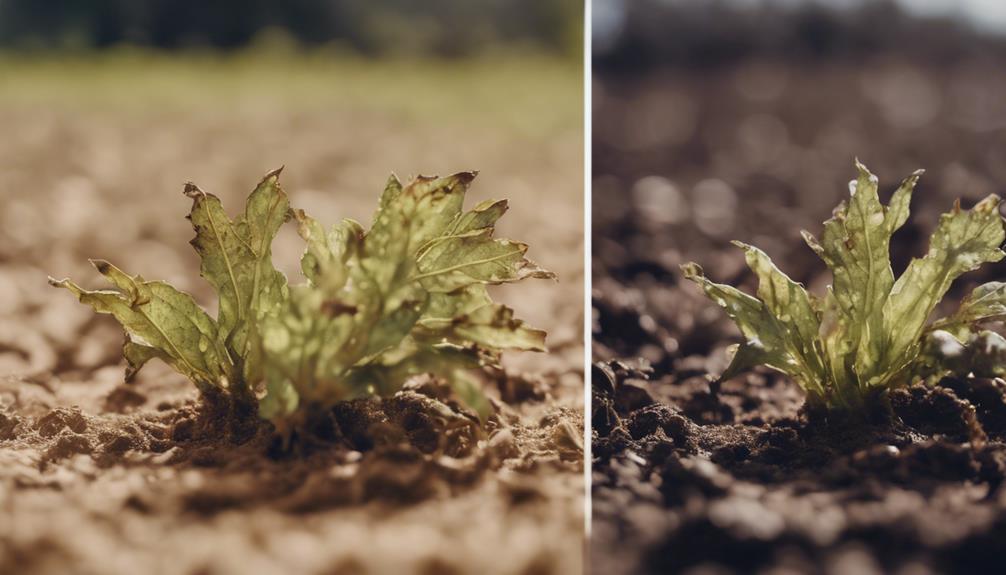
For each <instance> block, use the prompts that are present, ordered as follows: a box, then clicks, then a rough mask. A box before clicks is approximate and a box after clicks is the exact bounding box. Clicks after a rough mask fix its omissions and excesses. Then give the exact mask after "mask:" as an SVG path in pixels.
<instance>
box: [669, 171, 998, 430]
mask: <svg viewBox="0 0 1006 575" xmlns="http://www.w3.org/2000/svg"><path fill="white" fill-rule="evenodd" d="M856 167H857V169H858V171H859V175H858V178H857V179H856V180H853V181H852V182H850V184H849V188H850V198H849V200H848V202H842V203H841V204H840V205H839V206H838V208H836V209H835V211H834V215H833V217H832V218H831V219H829V220H828V221H827V222H825V224H824V232H823V234H822V235H821V239H820V240H818V239H816V238H815V237H814V236H812V235H811V234H809V233H808V232H803V238H804V240H805V241H806V242H807V245H809V246H810V248H811V249H812V250H814V252H815V253H816V254H817V255H818V256H820V257H821V259H822V260H824V262H825V264H826V265H827V266H828V268H829V269H830V270H831V272H832V276H833V282H832V285H831V286H829V288H828V291H827V293H826V294H824V296H816V295H814V294H810V293H808V292H807V291H806V290H805V289H804V287H803V286H802V285H800V284H799V283H796V282H794V281H793V280H791V279H790V278H789V277H788V276H786V275H785V274H784V273H783V272H781V271H780V270H779V269H778V268H777V267H776V266H775V264H773V263H772V261H771V260H770V259H769V257H768V256H767V255H766V254H765V253H764V252H762V251H761V250H759V249H758V248H755V247H753V246H749V245H746V244H743V243H740V242H735V245H737V246H738V247H740V248H741V249H742V250H744V253H745V258H746V260H747V264H748V266H749V267H750V268H751V270H752V271H753V272H754V273H755V275H757V277H758V280H759V285H758V290H757V297H753V296H750V295H748V294H746V293H744V292H742V291H740V290H738V289H736V288H733V287H731V286H728V285H723V284H717V283H713V282H712V281H710V280H709V279H707V278H706V277H705V275H704V273H703V271H702V268H701V267H699V266H698V265H697V264H695V263H688V264H685V265H683V266H682V271H683V272H684V275H685V277H686V278H688V279H690V280H692V281H694V282H695V283H697V284H698V285H699V286H700V287H701V288H702V289H703V291H704V292H705V293H706V295H707V296H708V297H709V298H710V299H712V300H713V301H714V302H716V303H717V304H718V305H719V306H721V307H723V308H724V309H725V310H726V312H727V314H728V315H729V316H730V317H731V318H732V319H733V320H734V322H735V323H736V324H737V326H738V328H739V329H740V332H741V334H742V336H743V338H744V341H743V342H742V343H741V344H740V345H739V346H736V347H735V348H734V350H733V357H732V360H731V362H730V365H729V366H728V367H727V369H726V371H725V372H724V373H723V374H722V375H721V376H720V378H721V379H725V378H729V377H732V376H734V375H736V374H738V373H740V372H742V371H745V370H747V369H750V368H751V367H753V366H755V365H766V366H768V367H770V368H772V369H775V370H777V371H780V372H782V373H784V374H786V375H788V376H790V377H792V378H793V379H794V380H795V381H796V382H797V383H798V384H799V385H800V386H801V387H802V388H803V389H804V390H805V391H806V392H807V396H808V402H809V403H811V404H812V405H818V406H824V407H827V408H843V409H851V410H859V409H862V408H864V406H866V405H867V404H868V403H871V402H875V401H876V400H878V399H879V398H880V397H881V396H882V395H883V393H884V392H885V391H886V390H888V389H891V388H894V387H897V386H903V385H907V384H909V383H911V382H913V381H916V380H919V379H932V378H939V377H942V376H944V375H948V374H950V373H960V374H963V375H967V374H968V373H970V370H969V368H968V367H966V363H967V362H965V361H963V359H964V357H965V356H966V357H967V358H975V357H977V358H981V359H983V361H985V363H986V364H996V365H999V364H997V363H996V358H997V356H996V354H999V355H998V357H1002V356H1003V355H1006V353H1004V352H1003V350H1006V340H1003V338H1001V337H999V336H998V335H996V334H994V333H992V332H987V331H981V332H976V331H975V330H976V328H977V327H978V326H979V325H980V324H981V323H982V322H985V321H988V320H993V319H1002V318H1004V317H1006V284H1003V283H999V282H993V283H988V284H985V285H982V286H980V287H978V288H977V289H975V291H974V292H973V293H972V294H971V296H969V297H968V298H967V299H965V300H964V302H963V303H962V305H961V306H960V309H958V311H957V312H956V313H954V314H952V315H951V316H948V317H945V318H942V319H938V320H936V321H935V322H932V323H929V322H928V318H929V316H930V314H931V313H932V312H933V310H934V309H935V308H936V306H937V305H938V304H939V303H940V301H941V300H942V299H943V297H944V295H946V293H947V291H948V290H949V289H950V285H951V283H952V282H953V281H954V280H955V279H956V278H957V277H959V276H960V275H961V274H963V273H966V272H969V271H972V270H975V269H978V268H979V267H980V266H981V265H982V264H985V263H991V262H997V261H999V260H1001V259H1003V257H1004V256H1006V254H1004V253H1003V251H1002V250H1001V249H1000V246H1001V245H1002V243H1003V240H1004V238H1006V228H1004V222H1003V218H1002V217H1001V216H1000V214H999V203H1000V199H999V197H998V196H995V195H990V196H989V197H987V198H985V199H984V200H982V201H981V202H979V203H978V204H977V205H975V206H974V207H973V208H972V209H971V210H962V209H961V207H960V204H959V202H958V203H956V204H955V205H954V208H953V210H952V211H950V212H948V213H946V214H943V215H942V216H941V217H940V222H939V225H938V226H937V228H936V231H935V232H934V233H933V236H932V238H931V239H930V245H929V251H928V253H927V254H926V255H925V256H924V257H922V258H916V259H913V260H912V262H911V263H910V264H909V266H908V268H907V269H906V270H905V272H904V273H903V274H902V275H901V277H899V278H895V277H894V274H893V272H892V270H891V263H890V241H891V236H892V235H893V234H894V232H896V231H897V230H898V229H899V228H900V227H901V226H902V225H903V224H904V223H905V221H907V219H908V215H909V202H910V200H911V195H912V190H913V189H914V187H915V184H916V182H917V181H918V178H919V177H920V176H921V175H922V171H921V170H920V171H917V172H915V173H914V174H912V175H911V176H909V177H908V178H907V179H905V180H904V181H903V182H902V183H901V185H900V186H899V187H898V189H897V190H896V191H895V192H894V195H893V196H892V198H891V201H890V204H889V205H887V206H884V205H883V204H881V203H880V200H879V198H878V193H877V184H878V182H877V178H876V176H874V175H873V174H871V173H870V172H869V170H867V168H866V167H865V166H863V165H862V164H860V163H859V162H858V161H857V162H856ZM984 369H988V368H984ZM993 371H994V370H993Z"/></svg>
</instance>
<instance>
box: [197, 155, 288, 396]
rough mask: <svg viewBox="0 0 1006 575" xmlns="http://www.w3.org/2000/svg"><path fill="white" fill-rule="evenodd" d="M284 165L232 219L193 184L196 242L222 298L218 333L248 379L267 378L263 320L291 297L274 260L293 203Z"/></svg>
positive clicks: (203, 268)
mask: <svg viewBox="0 0 1006 575" xmlns="http://www.w3.org/2000/svg"><path fill="white" fill-rule="evenodd" d="M279 173H280V170H276V171H273V172H270V173H269V174H267V175H266V176H265V178H263V179H262V181H261V182H260V183H259V184H258V186H256V187H255V189H254V190H253V191H252V193H251V195H249V196H248V201H247V203H246V205H245V211H244V213H243V214H242V215H241V216H239V217H238V218H237V219H236V220H234V221H232V220H231V219H230V217H229V216H228V215H227V213H226V212H225V211H224V209H223V206H222V205H221V203H220V199H219V198H217V197H216V196H214V195H213V194H208V193H206V192H204V191H202V190H200V189H199V188H198V187H197V186H196V185H195V184H191V183H190V184H187V185H186V187H185V194H186V195H187V196H189V197H190V198H192V211H191V212H190V214H189V220H191V222H192V227H193V229H194V230H195V232H196V237H195V238H193V240H192V242H191V243H192V246H193V247H194V248H195V249H196V251H197V252H198V253H199V256H200V258H201V272H202V276H203V277H204V278H206V280H207V281H208V282H209V283H210V285H212V286H213V288H214V289H215V290H216V292H217V296H218V297H219V312H218V314H217V326H218V334H219V335H218V337H219V338H220V342H221V343H222V344H223V345H225V346H226V347H227V349H228V350H230V352H231V355H232V360H233V361H234V362H235V363H238V364H240V365H241V375H242V379H243V381H242V383H243V384H244V385H246V386H247V385H252V384H255V383H256V382H257V381H258V380H259V379H261V377H262V370H261V365H260V358H259V351H260V350H259V337H258V334H257V329H258V327H257V325H258V322H259V321H260V319H261V318H262V317H264V316H265V315H267V314H270V313H276V312H277V311H278V310H279V309H280V308H281V307H282V306H283V302H284V301H285V299H286V297H287V282H286V278H285V277H284V276H283V274H282V273H280V272H279V271H277V270H276V269H275V268H274V267H273V264H272V241H273V239H274V238H275V237H276V234H277V233H278V231H279V228H280V227H281V226H282V225H283V224H284V223H285V222H286V221H287V220H288V219H289V217H290V202H289V200H288V198H287V195H286V192H284V191H283V189H282V187H281V186H280V185H279Z"/></svg>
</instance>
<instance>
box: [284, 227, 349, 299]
mask: <svg viewBox="0 0 1006 575" xmlns="http://www.w3.org/2000/svg"><path fill="white" fill-rule="evenodd" d="M293 214H294V217H295V218H296V220H297V232H298V233H299V234H300V237H301V238H303V239H304V242H305V244H306V248H305V250H304V255H303V256H302V257H301V259H300V267H301V270H302V271H303V272H304V277H306V278H307V279H308V281H309V282H310V283H312V284H314V285H319V284H321V283H324V286H323V287H324V288H325V289H329V290H338V289H340V288H342V286H343V285H345V283H346V280H348V279H349V267H348V263H349V261H350V260H351V259H352V258H353V257H354V256H355V255H356V253H357V251H358V250H359V249H360V245H361V242H362V241H363V236H364V231H363V226H361V225H360V224H359V222H356V221H354V220H350V219H346V220H343V221H342V222H340V223H339V224H337V225H335V226H333V227H332V229H331V230H329V231H327V232H326V231H325V230H324V228H323V227H322V226H321V224H319V223H318V221H317V220H315V219H314V218H312V217H310V216H308V215H307V214H306V213H304V210H294V212H293Z"/></svg>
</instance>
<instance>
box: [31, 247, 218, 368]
mask: <svg viewBox="0 0 1006 575" xmlns="http://www.w3.org/2000/svg"><path fill="white" fill-rule="evenodd" d="M92 263H93V264H94V267H95V268H96V269H97V270H98V271H99V272H100V273H101V274H102V275H103V276H105V279H107V280H108V281H109V283H111V284H112V285H113V286H115V288H116V289H115V290H99V291H88V290H85V289H83V288H81V287H80V286H78V285H77V284H75V283H73V282H72V281H70V280H68V279H64V280H60V281H56V280H54V279H52V278H50V279H49V282H50V283H51V284H52V285H54V286H56V287H62V288H66V289H68V290H70V291H71V292H73V294H74V295H76V296H77V298H78V299H79V300H80V302H81V303H84V304H86V305H89V306H91V307H92V308H94V310H95V311H96V312H98V313H105V314H110V315H112V316H113V317H115V319H116V320H118V322H119V323H120V324H122V327H123V328H124V329H125V331H126V334H127V336H128V338H129V339H128V341H127V342H126V344H125V345H124V346H123V353H124V355H125V356H126V360H127V362H128V363H129V367H128V370H127V375H128V377H130V378H131V377H133V376H134V375H135V373H136V371H137V370H138V369H140V367H142V366H143V364H144V363H146V362H147V361H149V360H150V359H152V358H154V357H157V358H160V359H162V360H164V361H165V362H166V363H168V364H169V365H171V366H172V367H173V368H174V369H175V370H177V371H178V372H180V373H182V374H183V375H185V376H186V377H188V378H189V379H191V380H192V381H194V382H196V383H197V384H200V385H211V386H217V387H227V386H228V384H229V383H230V382H231V381H232V379H233V374H234V372H233V365H232V364H231V363H230V358H229V356H228V355H227V353H226V351H225V350H224V349H223V346H222V345H221V344H220V341H219V338H218V337H217V329H216V325H215V323H214V322H213V320H212V319H211V318H210V317H209V316H208V315H206V312H204V311H203V310H202V309H201V308H200V307H199V306H198V305H197V304H196V302H195V300H193V299H192V296H190V295H188V294H186V293H183V292H180V291H178V290H176V289H175V288H173V287H171V286H170V285H168V284H166V283H164V282H158V281H144V280H143V278H141V277H139V276H136V277H132V276H129V275H127V274H126V273H124V272H123V271H122V270H120V269H119V268H117V267H115V266H113V265H112V264H110V263H108V262H106V261H103V260H94V261H92Z"/></svg>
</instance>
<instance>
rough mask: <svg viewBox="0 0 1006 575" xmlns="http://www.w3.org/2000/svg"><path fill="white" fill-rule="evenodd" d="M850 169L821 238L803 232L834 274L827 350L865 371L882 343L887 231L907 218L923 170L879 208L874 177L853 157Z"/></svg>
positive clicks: (888, 276) (890, 280) (888, 282)
mask: <svg viewBox="0 0 1006 575" xmlns="http://www.w3.org/2000/svg"><path fill="white" fill-rule="evenodd" d="M856 168H857V170H858V172H859V176H858V178H857V179H856V180H854V181H853V182H850V184H849V186H850V195H851V197H850V200H849V203H848V204H846V203H845V202H843V203H842V204H840V205H839V207H838V208H837V209H836V210H835V212H834V216H833V217H832V218H831V219H830V220H828V221H827V222H825V224H824V234H823V235H822V237H821V243H820V244H818V243H817V241H816V240H814V238H813V236H811V235H810V234H809V233H807V232H803V235H804V239H805V240H806V242H807V244H808V245H809V246H810V247H811V249H813V250H814V251H815V252H816V253H817V254H818V255H819V256H820V257H821V259H823V260H824V262H825V263H826V264H827V265H828V267H829V268H830V269H831V271H832V274H833V276H834V283H833V285H832V293H833V295H834V298H835V301H836V303H837V304H838V306H837V308H836V311H837V312H838V313H839V315H840V316H841V321H840V322H839V323H837V324H836V326H835V327H836V328H837V331H836V332H834V333H833V334H832V336H833V337H832V341H831V345H830V346H829V348H828V352H829V355H830V357H831V359H832V361H842V362H845V361H848V362H849V363H850V366H849V367H851V368H853V371H855V372H857V373H868V372H871V371H873V369H874V366H875V365H876V363H877V361H879V359H880V357H881V356H882V355H883V348H884V346H886V345H887V342H886V341H885V335H886V334H885V328H884V325H883V315H882V314H881V313H880V310H881V309H882V308H883V306H884V302H886V301H887V296H888V294H889V293H890V291H891V288H892V286H893V285H894V273H893V272H892V271H891V263H890V242H891V236H892V235H893V234H894V232H895V231H897V230H898V229H899V228H901V226H902V225H904V223H905V221H907V219H908V214H909V203H910V201H911V196H912V191H913V189H914V188H915V184H916V183H917V182H918V179H919V177H920V176H921V175H922V174H923V171H922V170H918V171H916V172H914V173H913V174H912V175H911V176H909V177H908V178H906V179H905V180H904V181H903V182H902V183H901V185H900V186H899V187H898V189H897V190H896V191H895V192H894V195H893V196H892V198H891V203H890V205H889V206H886V207H885V206H884V205H882V204H881V203H880V199H879V197H878V194H877V186H878V180H877V177H876V176H874V175H873V174H871V173H870V171H869V170H868V169H867V168H866V166H864V165H863V164H861V163H859V162H858V161H857V162H856Z"/></svg>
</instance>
